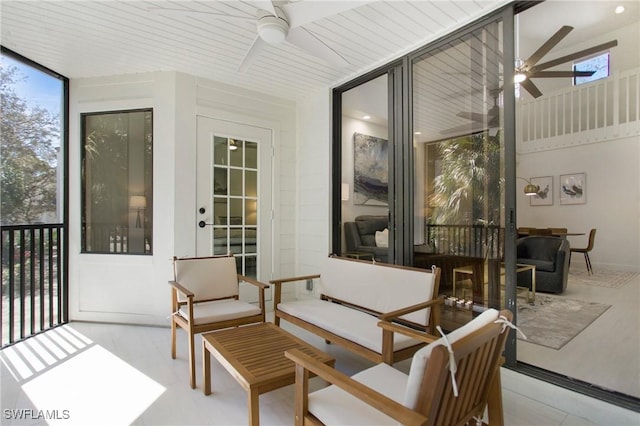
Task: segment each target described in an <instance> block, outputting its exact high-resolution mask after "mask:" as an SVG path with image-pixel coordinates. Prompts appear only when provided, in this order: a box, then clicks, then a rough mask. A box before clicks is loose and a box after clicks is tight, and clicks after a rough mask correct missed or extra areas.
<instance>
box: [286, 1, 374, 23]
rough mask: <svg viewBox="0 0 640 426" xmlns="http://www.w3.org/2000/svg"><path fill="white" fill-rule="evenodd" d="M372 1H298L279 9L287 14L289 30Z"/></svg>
mask: <svg viewBox="0 0 640 426" xmlns="http://www.w3.org/2000/svg"><path fill="white" fill-rule="evenodd" d="M373 1H376V0H356V1H299V2H294V3H286V4H283V5H282V6H281V7H282V9H283V10H284V12H285V13H286V14H287V20H288V21H289V28H296V27H300V26H302V25H304V24H308V23H310V22H314V21H319V20H320V19H322V18H326V17H329V16H333V15H337V14H338V13H342V12H346V11H347V10H351V9H355V8H356V7H360V6H364V5H366V4H369V3H373Z"/></svg>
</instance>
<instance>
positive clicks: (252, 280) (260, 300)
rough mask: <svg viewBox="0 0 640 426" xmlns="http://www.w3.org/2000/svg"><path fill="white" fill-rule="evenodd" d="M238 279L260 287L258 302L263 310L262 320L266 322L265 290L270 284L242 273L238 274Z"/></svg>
mask: <svg viewBox="0 0 640 426" xmlns="http://www.w3.org/2000/svg"><path fill="white" fill-rule="evenodd" d="M238 280H239V281H244V282H246V283H248V284H252V285H254V286H256V287H258V290H259V291H258V303H259V305H260V310H261V311H262V322H264V319H265V297H264V291H265V290H266V289H268V288H269V285H268V284H265V283H263V282H260V281H258V280H256V279H255V278H251V277H247V276H245V275H241V274H238Z"/></svg>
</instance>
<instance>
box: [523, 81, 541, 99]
mask: <svg viewBox="0 0 640 426" xmlns="http://www.w3.org/2000/svg"><path fill="white" fill-rule="evenodd" d="M520 87H522V88H523V89H524V90H526V91H527V92H529V94H530V95H531V96H533V97H534V98H539V97H540V96H542V92H541V91H540V89H538V86H536V85H535V84H533V81H531V80H529V79H528V78H527V79H526V80H525V81H523V82H522V83H520Z"/></svg>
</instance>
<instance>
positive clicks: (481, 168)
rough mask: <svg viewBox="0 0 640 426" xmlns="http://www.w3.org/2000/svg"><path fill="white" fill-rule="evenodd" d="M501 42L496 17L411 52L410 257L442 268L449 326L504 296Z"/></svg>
mask: <svg viewBox="0 0 640 426" xmlns="http://www.w3.org/2000/svg"><path fill="white" fill-rule="evenodd" d="M502 52H503V42H502V23H501V21H496V22H490V23H488V24H486V25H484V26H482V27H479V28H478V29H476V30H473V31H469V32H467V33H465V34H463V35H462V36H460V37H459V38H457V39H450V40H449V41H448V42H447V43H445V44H442V45H440V46H437V47H434V48H431V49H428V50H427V51H426V53H425V54H423V55H420V56H418V57H416V59H414V60H413V66H412V75H413V150H414V183H415V186H414V194H413V196H414V214H415V219H414V227H415V233H414V243H415V244H414V256H413V259H414V265H416V266H420V267H425V268H428V267H430V266H431V265H436V266H439V267H440V268H441V269H442V275H441V281H440V293H441V294H442V296H443V297H445V296H446V297H447V298H448V299H450V300H451V301H450V303H447V304H445V306H444V308H443V312H442V324H443V327H444V328H446V329H448V330H452V329H454V328H457V327H459V326H460V325H462V324H464V323H465V322H467V321H469V320H470V319H471V318H473V309H472V308H473V307H474V306H475V307H476V309H475V310H476V311H478V310H482V309H484V308H485V307H488V306H491V307H496V308H499V307H502V308H503V307H504V306H505V303H504V300H505V299H504V297H505V296H504V295H505V288H504V284H505V280H504V275H505V267H504V264H503V263H502V262H503V260H504V259H503V253H504V250H503V246H504V222H505V221H504V217H503V211H504V208H503V206H504V196H503V194H504V188H503V182H504V166H503V165H504V157H503V155H504V138H503V134H504V132H503V131H502V129H503V127H504V124H503V123H504V114H503V102H502V99H503V85H504V82H503V77H504V73H503V63H502V57H503V55H502ZM461 306H462V307H463V308H460V307H461Z"/></svg>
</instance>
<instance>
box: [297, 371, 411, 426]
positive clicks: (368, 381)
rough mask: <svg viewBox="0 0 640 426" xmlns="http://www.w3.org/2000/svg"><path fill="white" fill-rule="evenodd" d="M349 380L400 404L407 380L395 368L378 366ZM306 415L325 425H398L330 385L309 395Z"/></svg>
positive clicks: (405, 376)
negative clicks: (317, 419) (309, 414)
mask: <svg viewBox="0 0 640 426" xmlns="http://www.w3.org/2000/svg"><path fill="white" fill-rule="evenodd" d="M352 378H353V379H354V380H357V381H358V382H360V383H362V384H364V385H366V386H368V387H370V388H372V389H374V390H376V391H378V392H380V393H381V394H383V395H386V396H388V397H389V398H391V399H393V400H394V401H396V402H398V403H400V404H402V400H403V398H404V392H405V389H406V387H407V379H408V377H407V375H406V374H404V373H402V372H400V371H398V370H396V369H395V368H393V367H390V366H389V365H387V364H378V365H376V366H374V367H371V368H369V369H367V370H364V371H362V372H360V373H358V374H356V375H354V376H352ZM309 412H311V413H312V414H313V415H314V416H316V417H317V418H319V419H320V420H322V422H323V423H324V424H326V425H396V426H397V424H398V422H397V421H395V420H394V419H392V418H391V417H389V416H387V415H386V414H383V413H381V412H380V411H378V410H376V409H374V408H373V407H371V406H369V405H368V404H365V403H364V402H362V401H361V400H359V399H357V398H355V397H353V396H351V395H350V394H348V393H347V392H345V391H343V390H342V389H340V388H339V387H337V386H329V387H326V388H324V389H320V390H318V391H316V392H313V393H311V394H309Z"/></svg>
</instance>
